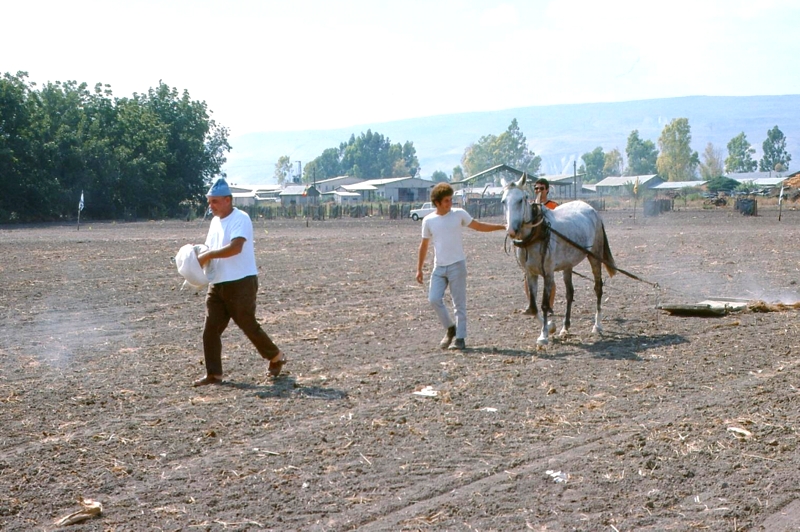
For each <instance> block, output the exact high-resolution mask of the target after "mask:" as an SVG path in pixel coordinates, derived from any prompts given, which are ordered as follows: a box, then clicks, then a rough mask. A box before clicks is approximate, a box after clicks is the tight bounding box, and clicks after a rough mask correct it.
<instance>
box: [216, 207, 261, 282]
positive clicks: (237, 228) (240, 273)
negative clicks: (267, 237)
mask: <svg viewBox="0 0 800 532" xmlns="http://www.w3.org/2000/svg"><path fill="white" fill-rule="evenodd" d="M234 238H244V246H242V252H241V253H239V254H238V255H234V256H233V257H228V258H226V259H211V261H210V262H209V264H208V266H207V267H206V275H207V276H208V282H209V283H211V284H215V283H225V282H228V281H238V280H239V279H244V278H245V277H248V276H250V275H258V269H257V267H256V254H255V248H254V247H253V223H252V222H251V221H250V217H249V216H248V215H247V213H246V212H242V211H240V210H239V209H237V208H236V207H234V208H233V211H232V212H231V213H230V214H229V215H228V216H226V217H225V218H220V217H219V216H214V218H213V219H212V220H211V225H210V226H209V228H208V236H207V237H206V246H208V249H220V248H223V247H225V246H227V245H228V244H230V243H231V240H233V239H234Z"/></svg>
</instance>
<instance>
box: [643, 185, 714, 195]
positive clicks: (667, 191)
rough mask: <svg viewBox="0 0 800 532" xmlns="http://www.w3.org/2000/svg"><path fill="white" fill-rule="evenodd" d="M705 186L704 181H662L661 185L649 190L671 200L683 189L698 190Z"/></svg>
mask: <svg viewBox="0 0 800 532" xmlns="http://www.w3.org/2000/svg"><path fill="white" fill-rule="evenodd" d="M705 184H706V181H664V182H663V183H659V184H658V185H656V186H654V187H651V189H652V190H655V191H656V192H658V193H660V194H664V195H665V196H669V197H671V198H672V197H675V196H678V195H680V194H681V191H682V190H684V189H687V188H700V187H702V186H704V185H705Z"/></svg>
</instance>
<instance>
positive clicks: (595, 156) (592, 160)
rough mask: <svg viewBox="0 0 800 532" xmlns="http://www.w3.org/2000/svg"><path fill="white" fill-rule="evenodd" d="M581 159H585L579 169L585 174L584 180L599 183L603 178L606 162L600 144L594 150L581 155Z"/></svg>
mask: <svg viewBox="0 0 800 532" xmlns="http://www.w3.org/2000/svg"><path fill="white" fill-rule="evenodd" d="M581 159H583V164H582V165H581V167H580V170H579V171H580V172H581V173H583V174H584V175H585V177H584V180H585V181H586V182H587V183H597V182H598V181H600V180H601V179H603V177H604V176H603V166H605V163H606V156H605V154H604V153H603V148H601V147H600V146H598V147H596V148H595V149H594V150H592V151H590V152H587V153H584V154H583V155H581Z"/></svg>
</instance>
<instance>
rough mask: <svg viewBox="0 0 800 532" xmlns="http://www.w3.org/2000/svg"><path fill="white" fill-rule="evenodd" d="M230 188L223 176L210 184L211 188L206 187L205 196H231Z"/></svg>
mask: <svg viewBox="0 0 800 532" xmlns="http://www.w3.org/2000/svg"><path fill="white" fill-rule="evenodd" d="M232 195H233V194H231V189H230V188H229V187H228V182H227V181H225V178H224V177H220V178H219V179H217V180H216V182H215V183H214V184H213V185H211V188H210V189H208V194H206V196H232Z"/></svg>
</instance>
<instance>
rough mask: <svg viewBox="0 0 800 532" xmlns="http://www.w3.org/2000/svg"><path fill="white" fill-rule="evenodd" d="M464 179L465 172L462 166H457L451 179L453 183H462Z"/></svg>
mask: <svg viewBox="0 0 800 532" xmlns="http://www.w3.org/2000/svg"><path fill="white" fill-rule="evenodd" d="M463 179H464V170H462V169H461V165H457V166H454V167H453V175H452V177H451V179H450V180H451V181H461V180H463Z"/></svg>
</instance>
